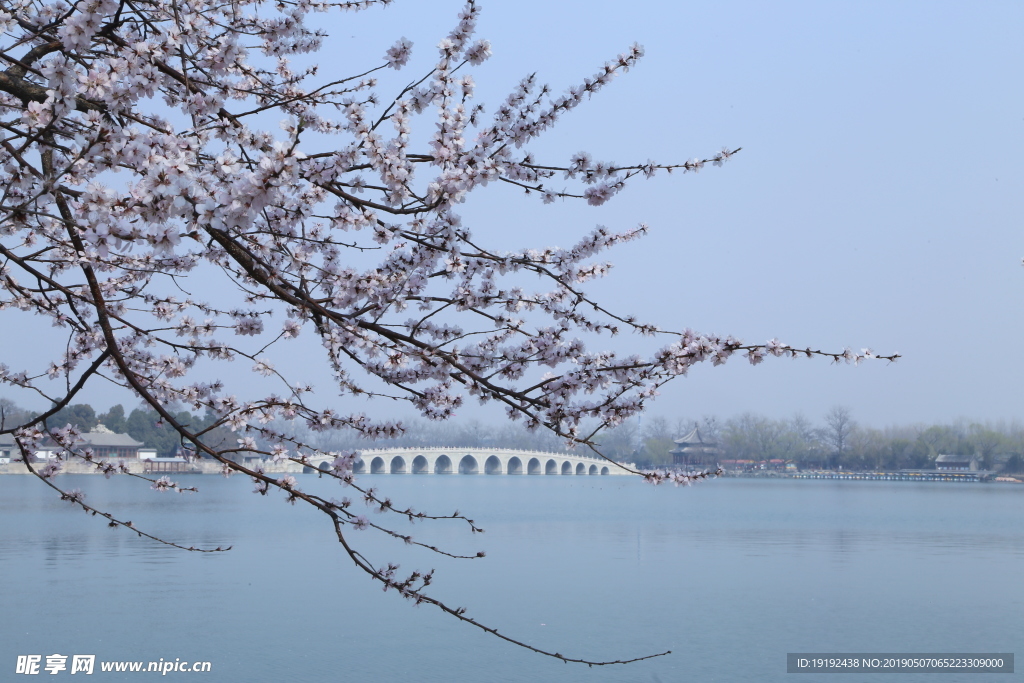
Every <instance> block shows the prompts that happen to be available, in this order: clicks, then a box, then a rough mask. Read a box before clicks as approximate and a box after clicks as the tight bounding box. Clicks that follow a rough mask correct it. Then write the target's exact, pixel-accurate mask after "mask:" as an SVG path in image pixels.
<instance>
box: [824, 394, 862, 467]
mask: <svg viewBox="0 0 1024 683" xmlns="http://www.w3.org/2000/svg"><path fill="white" fill-rule="evenodd" d="M856 424H857V423H856V422H854V421H853V418H852V417H851V413H850V409H849V408H847V407H845V406H835V407H833V408H832V409H831V410H829V411H828V412H827V413H825V428H824V429H823V430H822V440H823V441H824V442H825V444H826V446H827V447H828V448H829V450H830V451H831V454H832V456H833V457H834V458H835V460H834V461H833V465H838V464H839V463H841V462H842V460H843V456H844V455H845V454H846V451H847V449H848V448H849V441H850V434H851V432H852V431H853V429H854V428H855V427H856Z"/></svg>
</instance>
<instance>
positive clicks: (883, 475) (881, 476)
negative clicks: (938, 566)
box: [722, 470, 1024, 484]
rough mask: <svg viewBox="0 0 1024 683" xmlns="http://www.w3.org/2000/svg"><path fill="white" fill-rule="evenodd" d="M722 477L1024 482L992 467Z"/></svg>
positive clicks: (736, 473) (729, 473) (727, 473)
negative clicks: (995, 470) (959, 469)
mask: <svg viewBox="0 0 1024 683" xmlns="http://www.w3.org/2000/svg"><path fill="white" fill-rule="evenodd" d="M722 476H723V477H735V478H744V479H823V480H832V481H909V482H933V481H941V482H951V483H957V482H966V483H980V482H983V483H990V482H991V483H1000V484H1024V477H1022V476H1011V475H1002V474H999V473H996V472H992V471H973V472H972V471H957V470H897V471H895V472H842V471H840V472H836V471H833V470H809V471H803V472H777V471H754V472H740V471H735V470H726V471H725V472H723V474H722Z"/></svg>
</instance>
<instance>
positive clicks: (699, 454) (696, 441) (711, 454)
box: [669, 427, 719, 470]
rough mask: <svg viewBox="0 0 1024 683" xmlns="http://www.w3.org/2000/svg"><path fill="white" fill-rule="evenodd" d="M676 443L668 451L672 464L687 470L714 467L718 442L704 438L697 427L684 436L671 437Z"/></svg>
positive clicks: (716, 459) (717, 456)
mask: <svg viewBox="0 0 1024 683" xmlns="http://www.w3.org/2000/svg"><path fill="white" fill-rule="evenodd" d="M672 443H674V444H675V445H676V447H675V448H673V449H672V450H671V451H669V453H671V454H672V464H673V465H674V466H676V467H681V468H683V469H687V470H691V469H694V470H702V469H714V468H715V467H716V466H717V465H718V458H719V451H718V444H717V443H715V442H714V441H710V440H708V439H705V438H704V437H703V435H701V433H700V429H699V428H698V427H694V428H693V431H691V432H690V433H689V434H687V435H686V436H683V437H680V438H678V439H673V440H672Z"/></svg>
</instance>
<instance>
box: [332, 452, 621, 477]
mask: <svg viewBox="0 0 1024 683" xmlns="http://www.w3.org/2000/svg"><path fill="white" fill-rule="evenodd" d="M314 464H315V465H316V466H317V467H318V468H319V469H324V470H326V469H330V467H331V461H330V460H324V462H321V463H316V462H314ZM622 464H623V465H625V466H626V467H630V468H633V469H635V468H636V466H635V465H633V463H622ZM355 472H356V474H544V475H549V474H557V475H563V474H565V475H602V474H603V475H611V474H630V473H629V472H627V471H625V470H623V469H622V468H619V467H616V466H615V465H613V464H612V463H610V462H608V461H607V460H605V459H603V458H597V457H592V456H586V455H576V454H569V453H551V452H547V451H520V450H513V449H508V448H444V447H436V448H385V449H379V450H365V451H362V452H361V459H360V460H357V461H356V466H355Z"/></svg>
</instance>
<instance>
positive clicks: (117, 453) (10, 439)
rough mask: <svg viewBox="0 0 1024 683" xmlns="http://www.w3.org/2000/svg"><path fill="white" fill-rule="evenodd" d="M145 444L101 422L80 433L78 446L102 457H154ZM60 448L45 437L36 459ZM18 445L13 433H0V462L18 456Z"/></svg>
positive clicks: (51, 455) (151, 449)
mask: <svg viewBox="0 0 1024 683" xmlns="http://www.w3.org/2000/svg"><path fill="white" fill-rule="evenodd" d="M144 446H145V444H143V443H142V442H141V441H136V440H135V439H133V438H132V437H130V436H128V435H127V434H118V433H117V432H113V431H111V430H110V429H108V428H107V427H105V426H104V425H102V424H98V425H96V428H95V429H94V430H93V431H91V432H83V433H82V442H81V443H80V444H79V447H80V448H91V449H92V452H93V455H94V456H96V457H98V458H103V459H114V460H140V459H146V458H155V457H156V449H155V448H145V447H144ZM59 450H60V448H59V447H58V446H57V445H56V444H54V443H53V442H52V441H51V440H49V439H47V440H45V441H43V443H41V444H40V446H39V448H38V449H37V451H36V459H37V460H50V459H52V458H53V457H54V454H55V453H57V452H58V451H59ZM20 457H21V456H20V453H19V451H18V445H17V443H15V440H14V435H13V434H0V464H7V463H9V462H10V461H11V460H12V459H13V460H16V459H18V458H20Z"/></svg>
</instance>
